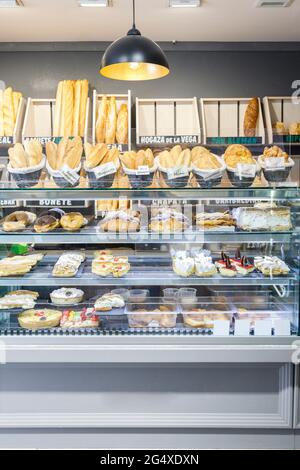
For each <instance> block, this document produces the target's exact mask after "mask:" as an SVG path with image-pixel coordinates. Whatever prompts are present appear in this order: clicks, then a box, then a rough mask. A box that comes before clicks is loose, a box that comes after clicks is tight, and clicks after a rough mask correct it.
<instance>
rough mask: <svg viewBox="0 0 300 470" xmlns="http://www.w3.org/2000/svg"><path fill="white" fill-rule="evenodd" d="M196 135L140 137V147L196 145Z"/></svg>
mask: <svg viewBox="0 0 300 470" xmlns="http://www.w3.org/2000/svg"><path fill="white" fill-rule="evenodd" d="M199 140H200V139H199V136H198V135H170V136H167V135H146V136H140V138H139V144H140V145H177V144H187V145H197V144H198V143H199Z"/></svg>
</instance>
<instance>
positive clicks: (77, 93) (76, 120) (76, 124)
mask: <svg viewBox="0 0 300 470" xmlns="http://www.w3.org/2000/svg"><path fill="white" fill-rule="evenodd" d="M81 83H82V82H81V81H80V80H77V81H76V83H75V88H74V117H73V132H72V135H73V136H74V137H77V136H78V135H79V129H80V104H81Z"/></svg>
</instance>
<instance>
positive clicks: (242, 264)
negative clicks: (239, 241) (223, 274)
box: [232, 256, 255, 276]
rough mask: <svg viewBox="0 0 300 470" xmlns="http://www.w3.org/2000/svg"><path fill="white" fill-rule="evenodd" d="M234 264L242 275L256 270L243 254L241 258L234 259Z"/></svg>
mask: <svg viewBox="0 0 300 470" xmlns="http://www.w3.org/2000/svg"><path fill="white" fill-rule="evenodd" d="M232 264H233V265H234V266H235V268H236V270H237V273H238V274H241V275H242V276H247V274H250V273H252V272H253V271H254V270H255V266H254V265H253V264H251V263H250V261H249V260H248V259H247V258H246V256H242V258H241V259H240V260H234V261H232Z"/></svg>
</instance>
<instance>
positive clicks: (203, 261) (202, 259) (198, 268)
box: [194, 253, 217, 277]
mask: <svg viewBox="0 0 300 470" xmlns="http://www.w3.org/2000/svg"><path fill="white" fill-rule="evenodd" d="M194 262H195V274H196V276H199V277H212V276H214V275H215V274H217V269H216V267H215V265H214V263H213V260H212V257H211V256H206V255H205V254H203V253H199V254H198V255H197V256H196V257H195V260H194Z"/></svg>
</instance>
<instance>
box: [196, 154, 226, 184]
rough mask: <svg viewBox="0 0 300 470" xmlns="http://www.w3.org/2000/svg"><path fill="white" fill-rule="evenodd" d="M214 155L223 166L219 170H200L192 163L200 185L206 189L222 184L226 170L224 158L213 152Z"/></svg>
mask: <svg viewBox="0 0 300 470" xmlns="http://www.w3.org/2000/svg"><path fill="white" fill-rule="evenodd" d="M213 155H214V157H216V159H217V160H218V162H219V163H220V165H221V167H220V168H219V169H218V170H200V169H199V168H197V167H196V166H195V165H193V164H192V168H191V169H192V172H193V175H194V176H195V178H196V180H197V182H198V183H199V184H200V186H201V187H202V188H204V189H210V188H215V187H216V186H219V185H220V184H221V181H222V178H223V175H224V173H225V170H226V165H225V162H224V160H222V158H220V157H219V156H218V155H215V154H213Z"/></svg>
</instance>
